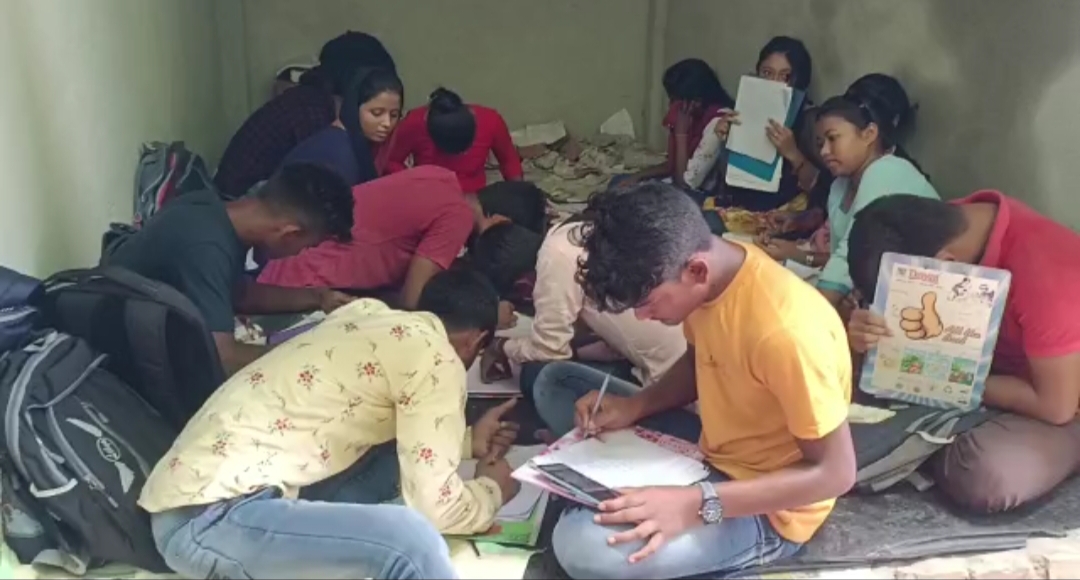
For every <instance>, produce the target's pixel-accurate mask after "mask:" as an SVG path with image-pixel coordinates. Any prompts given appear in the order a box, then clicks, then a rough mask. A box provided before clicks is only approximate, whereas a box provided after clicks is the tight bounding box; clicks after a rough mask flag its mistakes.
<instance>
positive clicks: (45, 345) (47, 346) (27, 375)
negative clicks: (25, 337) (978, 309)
mask: <svg viewBox="0 0 1080 580" xmlns="http://www.w3.org/2000/svg"><path fill="white" fill-rule="evenodd" d="M66 339H67V337H65V336H61V335H59V334H57V333H55V332H52V333H49V334H48V335H46V336H45V337H44V338H42V339H41V341H40V342H41V344H40V345H37V343H35V344H34V345H31V346H29V347H27V348H26V349H24V350H27V351H29V350H31V349H32V348H34V349H39V350H38V352H35V353H34V354H32V355H30V358H29V359H27V361H26V363H24V364H23V368H22V369H21V370H20V371H19V374H18V376H16V377H15V382H14V384H12V386H11V395H10V396H9V397H8V406H7V409H5V410H4V437H5V439H7V446H8V452H9V453H10V454H11V459H12V461H14V462H15V466H16V467H18V468H19V473H21V474H22V476H23V477H25V478H27V479H29V478H30V476H29V474H28V473H27V471H26V464H25V463H23V460H22V450H21V449H20V448H19V426H20V422H19V409H21V408H22V405H23V401H25V400H26V389H27V386H28V385H29V384H30V379H31V378H33V375H34V371H36V370H37V367H38V366H39V365H40V364H41V361H42V360H44V359H45V357H47V356H48V355H49V353H51V352H52V351H53V350H54V349H55V348H56V347H57V346H59V345H60V344H61V343H63V342H64V341H65V340H66Z"/></svg>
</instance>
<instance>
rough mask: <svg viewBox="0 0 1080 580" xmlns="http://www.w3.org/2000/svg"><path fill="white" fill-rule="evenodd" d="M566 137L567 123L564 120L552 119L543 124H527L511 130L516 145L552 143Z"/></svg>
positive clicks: (511, 137) (526, 145) (511, 136)
mask: <svg viewBox="0 0 1080 580" xmlns="http://www.w3.org/2000/svg"><path fill="white" fill-rule="evenodd" d="M563 137H566V125H564V124H563V122H562V121H552V122H551V123H543V124H541V125H526V126H524V127H522V128H521V129H517V130H515V131H511V132H510V139H511V140H512V141H513V142H514V146H515V147H528V146H530V145H551V144H552V143H557V142H558V141H559V140H561V139H562V138H563Z"/></svg>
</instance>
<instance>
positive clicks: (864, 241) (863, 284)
mask: <svg viewBox="0 0 1080 580" xmlns="http://www.w3.org/2000/svg"><path fill="white" fill-rule="evenodd" d="M966 229H967V219H966V218H965V217H964V212H963V210H961V209H960V207H959V206H956V205H953V204H951V203H946V202H944V201H941V200H939V199H932V198H928V197H920V196H917V195H911V194H907V193H898V194H895V195H889V196H886V197H882V198H878V199H876V200H874V201H872V202H871V203H870V204H868V205H867V206H866V207H865V208H863V209H862V210H861V211H859V212H858V213H857V214H855V221H854V223H853V224H852V226H851V233H850V234H848V273H849V274H850V275H851V280H852V282H854V284H855V288H856V289H857V290H858V291H859V293H860V294H862V295H863V297H864V298H865V299H866V300H873V299H874V289H875V287H876V286H877V279H878V270H879V269H880V268H881V256H882V255H883V254H885V252H895V253H898V254H909V255H912V256H925V257H933V256H935V255H937V253H938V252H940V251H941V249H942V248H944V247H945V245H946V244H948V243H949V242H950V241H952V240H954V239H956V237H957V236H959V235H960V234H962V233H964V230H966Z"/></svg>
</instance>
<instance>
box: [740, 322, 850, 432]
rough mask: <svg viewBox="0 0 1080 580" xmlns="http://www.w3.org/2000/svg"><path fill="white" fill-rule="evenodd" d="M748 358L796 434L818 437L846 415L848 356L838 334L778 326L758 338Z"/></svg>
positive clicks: (848, 383)
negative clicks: (760, 373) (770, 332)
mask: <svg viewBox="0 0 1080 580" xmlns="http://www.w3.org/2000/svg"><path fill="white" fill-rule="evenodd" d="M753 357H754V363H755V367H756V368H760V369H764V372H763V373H762V378H763V379H764V381H763V382H764V383H765V387H766V388H768V389H769V390H770V391H771V392H772V393H773V395H775V396H776V398H777V400H778V401H779V402H780V406H781V408H783V410H784V416H785V418H786V420H787V425H788V430H789V431H790V432H791V434H792V435H794V436H795V438H797V439H806V440H813V439H821V438H822V437H824V436H826V435H828V434H829V433H832V432H833V430H835V429H836V428H837V427H839V426H840V425H841V424H842V423H843V422H844V421H845V420H846V419H847V415H848V408H849V407H850V405H851V356H850V354H848V351H847V344H846V342H844V341H843V340H842V339H841V338H840V337H836V336H833V334H832V333H830V332H829V331H828V330H826V329H820V328H810V329H805V328H790V327H789V328H783V329H779V330H777V331H775V332H773V333H772V334H770V335H769V336H767V337H766V338H765V339H763V340H762V341H761V342H760V343H759V344H758V346H757V348H756V349H755V351H754V355H753Z"/></svg>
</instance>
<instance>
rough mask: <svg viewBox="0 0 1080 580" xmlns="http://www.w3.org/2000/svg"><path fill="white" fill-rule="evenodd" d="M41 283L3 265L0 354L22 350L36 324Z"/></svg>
mask: <svg viewBox="0 0 1080 580" xmlns="http://www.w3.org/2000/svg"><path fill="white" fill-rule="evenodd" d="M40 294H41V281H40V280H38V279H36V278H31V277H30V276H27V275H25V274H21V273H19V272H16V271H15V270H11V269H9V268H5V267H3V266H0V354H3V353H5V352H7V351H9V350H11V349H14V348H20V347H21V346H22V345H23V342H24V341H25V340H26V339H27V337H28V336H29V334H30V331H31V330H32V329H33V328H34V323H35V322H36V321H37V316H38V311H37V308H35V307H34V306H33V302H34V301H35V300H36V299H37V298H38V297H39V296H40Z"/></svg>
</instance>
